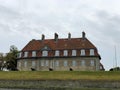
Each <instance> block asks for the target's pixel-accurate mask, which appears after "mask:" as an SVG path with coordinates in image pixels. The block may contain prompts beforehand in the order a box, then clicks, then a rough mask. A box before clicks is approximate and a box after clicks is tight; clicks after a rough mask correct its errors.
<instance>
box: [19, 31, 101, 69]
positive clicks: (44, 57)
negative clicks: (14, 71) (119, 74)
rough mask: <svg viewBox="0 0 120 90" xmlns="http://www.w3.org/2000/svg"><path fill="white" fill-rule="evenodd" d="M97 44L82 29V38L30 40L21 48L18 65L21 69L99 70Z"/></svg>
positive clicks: (56, 35)
mask: <svg viewBox="0 0 120 90" xmlns="http://www.w3.org/2000/svg"><path fill="white" fill-rule="evenodd" d="M100 59H101V57H100V55H99V53H98V50H97V48H96V47H95V46H94V45H93V44H92V43H91V42H90V41H89V40H88V39H87V38H86V34H85V32H82V37H81V38H71V34H70V33H69V34H68V38H64V39H63V38H59V37H58V34H57V33H55V35H54V39H45V35H42V38H41V40H35V39H33V40H31V41H30V42H29V43H28V44H27V45H26V46H25V47H24V48H23V49H22V50H21V51H20V52H19V56H18V61H17V68H18V70H20V71H30V70H37V71H51V70H54V71H99V70H102V68H101V65H102V64H101V63H100Z"/></svg>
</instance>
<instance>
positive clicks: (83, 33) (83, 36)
mask: <svg viewBox="0 0 120 90" xmlns="http://www.w3.org/2000/svg"><path fill="white" fill-rule="evenodd" d="M82 38H83V39H85V32H84V31H83V32H82Z"/></svg>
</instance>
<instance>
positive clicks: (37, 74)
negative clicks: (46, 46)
mask: <svg viewBox="0 0 120 90" xmlns="http://www.w3.org/2000/svg"><path fill="white" fill-rule="evenodd" d="M0 80H101V81H102V80H103V81H104V80H107V81H120V72H89V71H85V72H80V71H72V72H70V71H10V72H2V71H1V72H0Z"/></svg>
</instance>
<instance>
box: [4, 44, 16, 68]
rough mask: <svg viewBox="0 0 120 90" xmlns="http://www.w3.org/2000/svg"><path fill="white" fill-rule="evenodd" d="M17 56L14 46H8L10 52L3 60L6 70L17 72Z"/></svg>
mask: <svg viewBox="0 0 120 90" xmlns="http://www.w3.org/2000/svg"><path fill="white" fill-rule="evenodd" d="M17 54H18V49H17V47H16V46H14V45H12V46H10V51H9V53H8V54H7V55H6V57H5V58H4V60H5V61H6V64H5V66H6V68H7V69H9V70H17Z"/></svg>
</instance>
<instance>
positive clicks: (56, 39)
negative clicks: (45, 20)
mask: <svg viewBox="0 0 120 90" xmlns="http://www.w3.org/2000/svg"><path fill="white" fill-rule="evenodd" d="M54 40H55V41H58V34H57V33H55V34H54Z"/></svg>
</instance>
